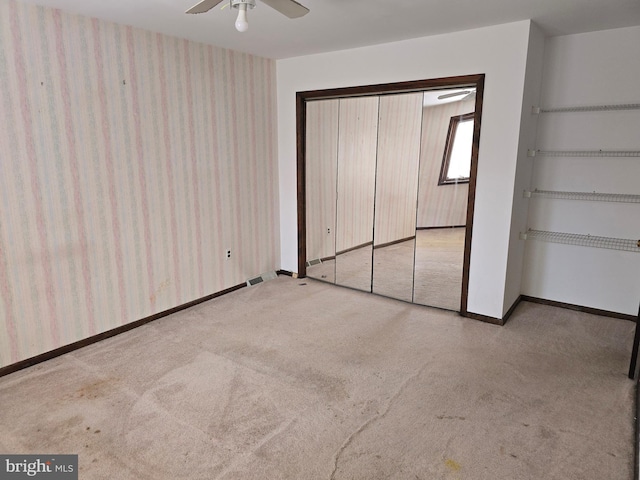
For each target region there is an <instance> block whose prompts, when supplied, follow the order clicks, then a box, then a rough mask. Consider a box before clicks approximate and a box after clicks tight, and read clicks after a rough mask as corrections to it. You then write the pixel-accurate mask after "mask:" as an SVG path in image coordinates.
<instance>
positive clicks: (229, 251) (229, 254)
mask: <svg viewBox="0 0 640 480" xmlns="http://www.w3.org/2000/svg"><path fill="white" fill-rule="evenodd" d="M227 258H231V250H227Z"/></svg>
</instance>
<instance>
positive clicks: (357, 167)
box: [336, 97, 378, 292]
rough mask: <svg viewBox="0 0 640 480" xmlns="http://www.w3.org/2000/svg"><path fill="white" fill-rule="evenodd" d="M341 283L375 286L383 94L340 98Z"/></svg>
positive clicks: (338, 219) (338, 238) (338, 240)
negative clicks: (380, 99)
mask: <svg viewBox="0 0 640 480" xmlns="http://www.w3.org/2000/svg"><path fill="white" fill-rule="evenodd" d="M338 118H339V120H338V121H339V127H338V176H337V207H336V283H337V284H339V285H343V286H346V287H351V288H355V289H358V290H364V291H366V292H370V291H371V272H372V248H373V207H374V194H375V173H376V144H377V141H376V136H377V130H378V97H357V98H346V99H341V100H340V108H339V115H338Z"/></svg>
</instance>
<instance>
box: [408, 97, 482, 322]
mask: <svg viewBox="0 0 640 480" xmlns="http://www.w3.org/2000/svg"><path fill="white" fill-rule="evenodd" d="M461 91H462V92H466V93H464V96H461V98H460V99H457V100H455V101H451V102H449V103H445V104H440V105H437V104H434V105H429V104H428V102H426V101H425V107H424V109H423V119H422V146H421V154H420V180H419V187H418V215H417V228H416V258H415V272H414V294H413V301H414V302H415V303H419V304H422V305H429V306H432V307H439V308H445V309H448V310H455V311H459V310H460V302H461V296H462V273H463V263H464V239H465V232H466V229H465V225H466V215H467V198H468V194H469V183H468V178H464V176H462V179H461V180H460V181H449V182H442V174H443V169H444V168H446V165H447V163H446V159H447V152H448V150H449V149H448V148H447V145H448V142H447V140H448V138H450V135H449V133H450V130H451V125H455V124H456V123H457V122H455V121H452V119H453V118H460V117H461V116H465V117H467V118H468V116H466V115H465V114H469V113H472V112H474V109H475V95H474V94H473V92H471V93H469V89H466V90H461ZM451 93H455V91H454V92H451ZM450 98H452V99H455V96H453V97H450ZM425 99H426V97H425ZM434 103H435V102H434ZM449 147H451V144H450V142H449ZM469 155H470V152H469ZM467 177H468V175H467Z"/></svg>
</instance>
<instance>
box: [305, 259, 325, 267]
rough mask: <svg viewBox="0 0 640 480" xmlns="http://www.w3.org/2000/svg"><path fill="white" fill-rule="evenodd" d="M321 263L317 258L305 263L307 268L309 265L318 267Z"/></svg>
mask: <svg viewBox="0 0 640 480" xmlns="http://www.w3.org/2000/svg"><path fill="white" fill-rule="evenodd" d="M321 263H322V260H320V259H319V258H316V259H315V260H309V261H308V262H307V267H310V266H311V265H319V264H321Z"/></svg>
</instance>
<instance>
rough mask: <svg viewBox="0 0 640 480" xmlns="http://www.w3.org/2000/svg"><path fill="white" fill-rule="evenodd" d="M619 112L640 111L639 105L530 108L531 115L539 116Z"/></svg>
mask: <svg viewBox="0 0 640 480" xmlns="http://www.w3.org/2000/svg"><path fill="white" fill-rule="evenodd" d="M619 110H640V103H622V104H613V105H584V106H574V107H550V108H542V107H538V106H533V107H531V113H532V114H534V115H539V114H541V113H563V112H613V111H619Z"/></svg>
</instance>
